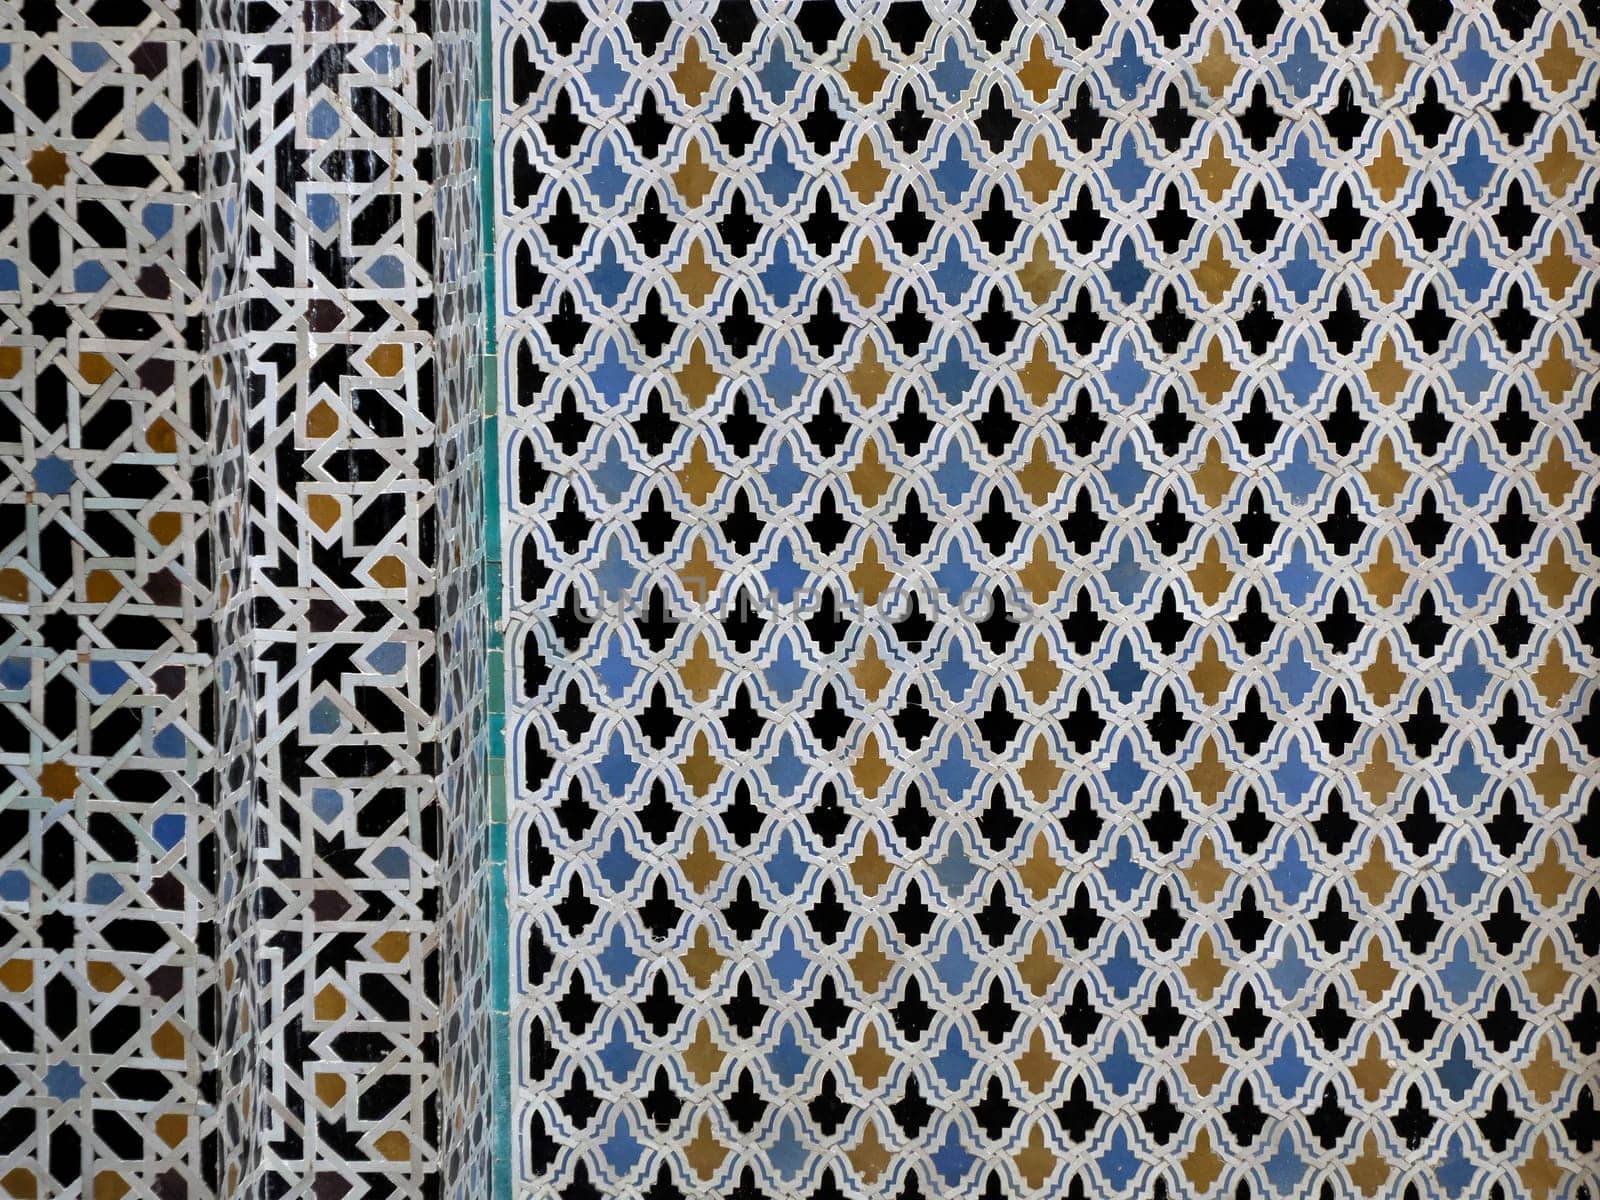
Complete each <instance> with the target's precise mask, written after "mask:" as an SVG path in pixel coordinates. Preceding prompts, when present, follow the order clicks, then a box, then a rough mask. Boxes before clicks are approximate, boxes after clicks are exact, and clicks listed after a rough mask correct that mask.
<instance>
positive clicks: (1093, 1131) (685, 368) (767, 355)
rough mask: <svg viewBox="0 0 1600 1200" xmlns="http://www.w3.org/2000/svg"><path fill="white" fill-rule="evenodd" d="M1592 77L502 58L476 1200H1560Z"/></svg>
mask: <svg viewBox="0 0 1600 1200" xmlns="http://www.w3.org/2000/svg"><path fill="white" fill-rule="evenodd" d="M1058 8H1059V9H1060V11H1059V12H1057V11H1056V10H1057V9H1058ZM1596 16H1597V14H1596V13H1595V12H1594V11H1593V10H1592V6H1590V5H1587V4H1584V5H1575V4H1569V3H1556V4H1552V5H1549V6H1532V5H1518V4H1510V3H1492V4H1490V3H1482V4H1459V3H1458V4H1451V3H1448V2H1430V0H1416V2H1413V3H1407V4H1404V5H1401V4H1391V3H1369V2H1364V0H1353V2H1341V0H1330V2H1328V3H1305V4H1298V3H1297V4H1287V3H1279V2H1278V0H1258V2H1251V3H1241V4H1239V5H1211V4H1199V3H1191V2H1190V0H1155V2H1154V3H1147V4H1146V3H1138V4H1135V3H1122V2H1120V0H1088V2H1087V3H1079V4H1073V5H1069V6H1054V5H1051V6H1046V5H1043V4H1024V3H1020V2H1019V0H960V2H959V3H957V2H955V0H926V2H922V0H896V2H893V3H890V2H849V0H803V2H798V3H778V2H773V3H751V2H748V0H718V2H716V3H708V4H693V5H691V4H676V3H636V4H632V5H611V4H602V3H598V2H590V0H544V2H534V0H506V2H505V3H503V4H501V5H500V6H498V8H497V11H496V22H497V23H496V25H495V27H494V30H493V43H494V57H495V63H496V70H497V72H498V79H497V87H496V108H495V111H496V122H497V124H496V153H497V163H496V171H495V176H496V178H497V179H498V180H499V184H498V194H497V197H496V207H497V211H496V220H497V224H498V233H497V237H498V248H497V263H498V267H499V278H498V283H497V294H496V295H495V297H494V303H495V304H496V306H497V309H498V324H499V330H500V346H501V386H500V396H501V400H500V404H501V416H502V421H501V428H502V431H503V433H504V437H503V443H502V446H501V453H502V468H501V469H502V472H503V477H504V479H505V481H506V482H505V493H506V494H505V499H504V504H505V514H504V539H505V546H506V551H507V568H508V569H507V571H506V577H505V585H504V587H505V591H504V609H505V611H506V613H507V614H508V620H507V627H506V633H505V637H506V683H505V686H506V693H507V696H508V705H509V707H510V710H511V711H510V712H509V714H508V721H507V742H508V745H507V768H508V773H509V778H508V790H509V793H510V795H511V797H512V799H511V822H512V831H513V834H512V836H513V840H512V843H511V852H510V856H509V857H510V863H509V869H510V872H511V879H510V895H511V900H510V903H511V905H512V910H513V911H512V915H511V928H512V931H513V938H514V944H513V948H512V951H513V954H514V956H515V962H514V965H513V970H512V980H513V988H514V990H515V991H516V993H517V994H516V995H514V997H513V1001H512V1004H513V1008H512V1040H513V1054H514V1067H513V1076H512V1088H513V1094H514V1112H513V1121H514V1122H515V1125H514V1129H515V1135H516V1162H515V1168H514V1177H515V1179H516V1181H517V1183H516V1189H517V1193H518V1194H519V1195H523V1196H528V1197H544V1196H561V1197H564V1198H569V1200H573V1198H580V1197H601V1196H623V1195H627V1196H635V1195H643V1196H648V1197H651V1198H652V1200H666V1198H668V1197H688V1196H694V1197H710V1196H739V1197H746V1198H753V1197H770V1198H773V1200H778V1198H786V1197H801V1196H803V1197H843V1196H851V1197H895V1198H905V1200H910V1198H912V1197H941V1196H954V1195H980V1196H983V1197H1011V1196H1023V1195H1027V1196H1070V1197H1095V1196H1121V1195H1131V1196H1139V1197H1145V1196H1161V1197H1166V1196H1173V1197H1176V1196H1208V1197H1221V1196H1226V1197H1289V1196H1294V1197H1312V1196H1315V1197H1329V1198H1331V1197H1341V1196H1351V1195H1360V1196H1365V1197H1384V1198H1390V1197H1393V1198H1399V1197H1406V1198H1408V1200H1409V1198H1411V1197H1430V1198H1432V1197H1450V1198H1455V1197H1467V1196H1497V1197H1505V1198H1510V1197H1529V1198H1533V1200H1551V1198H1555V1197H1577V1196H1585V1197H1587V1196H1590V1195H1592V1194H1593V1193H1594V1189H1595V1187H1596V1167H1597V1158H1596V1128H1597V1124H1596V1119H1595V1110H1596V1094H1595V1093H1596V1088H1597V1087H1600V1080H1597V1078H1596V1072H1597V1057H1596V1056H1597V1049H1600V974H1597V972H1596V969H1595V961H1596V954H1597V949H1600V947H1597V943H1600V873H1597V869H1596V860H1597V858H1600V800H1597V799H1596V782H1597V781H1596V771H1595V765H1594V764H1595V755H1596V751H1597V749H1600V745H1597V743H1600V728H1597V725H1596V718H1595V716H1594V713H1593V704H1594V697H1595V691H1596V688H1595V664H1596V659H1597V655H1600V616H1597V615H1596V592H1595V587H1594V582H1593V573H1594V565H1595V553H1596V533H1597V528H1600V527H1597V524H1596V520H1597V518H1596V516H1595V504H1596V497H1595V487H1596V485H1595V462H1596V454H1597V453H1600V412H1597V400H1596V395H1595V391H1596V389H1595V382H1596V381H1595V376H1594V364H1595V361H1596V352H1597V342H1600V316H1597V314H1600V305H1597V298H1596V282H1595V278H1594V272H1593V269H1592V268H1593V263H1594V260H1595V251H1596V245H1597V243H1600V193H1597V182H1600V173H1597V171H1596V168H1595V165H1594V164H1595V154H1596V144H1597V143H1596V139H1597V137H1600V102H1597V100H1596V88H1597V83H1600V66H1597V63H1596V59H1597V57H1600V41H1597V35H1596V28H1595V18H1596Z"/></svg>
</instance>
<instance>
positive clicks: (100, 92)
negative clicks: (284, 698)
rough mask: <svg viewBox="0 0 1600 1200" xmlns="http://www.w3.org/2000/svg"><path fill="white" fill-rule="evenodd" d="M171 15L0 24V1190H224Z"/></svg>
mask: <svg viewBox="0 0 1600 1200" xmlns="http://www.w3.org/2000/svg"><path fill="white" fill-rule="evenodd" d="M195 20H196V18H195V15H194V13H193V11H192V9H191V8H190V7H189V6H185V5H180V4H177V3H167V2H164V0H146V2H143V3H132V4H128V5H108V4H93V3H88V2H87V0H84V2H82V3H77V2H73V3H49V4H40V3H25V4H9V5H5V6H3V7H0V90H3V96H0V147H3V152H0V322H3V332H0V520H3V522H4V529H3V531H0V1106H3V1108H4V1110H5V1117H4V1120H3V1121H0V1191H3V1192H4V1193H5V1194H7V1195H10V1196H15V1197H55V1196H80V1195H81V1196H91V1195H92V1196H96V1197H102V1196H110V1197H121V1196H127V1195H133V1196H141V1197H145V1196H204V1195H208V1194H211V1190H212V1188H213V1187H214V1185H215V1175H214V1162H215V1157H216V1144H217V1143H216V1136H215V1131H214V1129H213V1128H212V1119H211V1113H212V1111H213V1109H212V1104H211V1101H212V1099H213V1097H214V1078H215V1075H214V1071H213V1069H212V1052H213V1047H214V1045H215V1043H216V1038H217V1028H216V1024H215V1012H216V1003H217V971H216V962H215V954H216V940H215V925H214V918H215V913H216V908H215V900H214V889H215V886H216V880H217V875H216V872H217V834H216V822H215V810H214V807H213V802H212V796H213V789H214V787H215V786H216V780H217V773H216V766H217V759H216V755H215V736H216V735H215V728H216V726H215V716H216V714H215V711H214V704H215V701H216V695H215V682H216V665H215V662H214V652H215V636H214V629H215V621H214V617H215V613H216V605H217V596H216V593H215V591H214V574H213V563H212V550H211V537H210V528H209V526H210V502H209V496H210V492H209V477H210V462H211V455H210V453H209V444H208V436H209V434H208V431H209V424H208V418H207V403H208V393H207V388H206V383H205V377H204V371H205V360H204V338H203V336H202V331H201V323H200V321H199V319H198V317H197V313H198V311H199V307H200V305H199V301H200V297H199V289H198V284H197V282H196V280H197V277H198V265H199V260H200V250H199V248H200V233H199V217H200V212H199V205H198V197H197V195H196V189H195V183H194V181H195V179H196V178H197V173H198V170H199V155H198V148H199V131H198V129H197V123H196V119H195V114H196V112H197V109H198V99H199V92H198V87H199V78H198V70H199V58H198V40H197V37H196V30H195Z"/></svg>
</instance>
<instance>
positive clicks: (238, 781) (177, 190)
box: [0, 0, 492, 1200]
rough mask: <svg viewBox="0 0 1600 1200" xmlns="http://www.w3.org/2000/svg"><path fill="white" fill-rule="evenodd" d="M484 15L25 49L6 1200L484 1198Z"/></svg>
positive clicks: (222, 24)
mask: <svg viewBox="0 0 1600 1200" xmlns="http://www.w3.org/2000/svg"><path fill="white" fill-rule="evenodd" d="M478 17H479V12H478V7H477V5H476V4H474V3H465V2H461V0H431V2H430V0H421V2H417V3H384V4H375V3H369V2H367V0H306V2H305V3H300V2H298V0H291V2H286V3H272V2H257V0H249V2H246V0H204V2H203V3H194V2H188V3H177V2H172V3H168V2H166V0H115V2H113V0H102V2H100V3H88V2H87V0H85V2H83V3H57V2H55V0H43V2H40V0H20V2H19V3H14V4H8V5H4V6H0V79H3V82H4V87H5V96H4V99H3V102H0V318H3V321H4V329H3V334H0V468H3V469H0V489H3V491H0V513H3V514H4V518H5V528H4V533H3V538H0V546H3V549H0V643H3V644H0V770H3V779H0V1100H3V1102H4V1106H5V1119H4V1121H0V1129H3V1132H0V1193H3V1194H4V1195H8V1196H12V1197H17V1198H19V1200H20V1198H26V1200H37V1198H39V1197H73V1196H85V1197H88V1196H92V1197H94V1198H95V1200H120V1198H122V1197H125V1196H127V1197H136V1198H159V1200H176V1198H179V1197H183V1198H192V1200H198V1198H200V1197H209V1196H228V1197H236V1196H239V1197H242V1196H249V1197H267V1196H272V1197H291V1196H293V1197H312V1198H315V1200H337V1198H342V1197H347V1196H348V1197H357V1196H360V1197H379V1196H383V1197H414V1198H421V1197H445V1196H449V1197H476V1196H482V1195H485V1194H486V1193H487V1189H488V1182H487V1180H488V1174H487V1171H488V1161H487V1157H486V1150H487V1132H488V1129H489V1128H490V1122H491V1120H492V1116H491V1113H490V1111H489V1099H488V1093H487V1081H488V1078H489V1076H488V1069H489V1055H490V1050H489V1046H488V1040H487V1028H488V1026H487V1022H486V1015H485V1013H484V1012H483V1011H482V1010H483V1009H484V1008H486V1004H487V1001H486V989H487V967H486V963H487V959H486V949H487V944H488V943H487V922H486V919H485V917H484V897H485V890H486V883H487V874H486V871H487V855H486V847H485V835H486V829H487V825H486V822H487V814H486V812H485V811H484V809H483V796H484V790H485V782H484V770H485V767H484V739H485V734H486V725H485V717H484V712H485V707H484V704H485V688H484V686H483V672H484V665H483V663H484V639H485V629H484V625H483V615H482V613H483V586H484V583H483V571H484V564H483V554H484V550H483V539H482V536H481V535H482V530H483V522H484V520H485V514H484V510H483V504H482V500H481V486H482V484H481V480H482V475H481V467H482V464H481V432H480V428H479V420H480V419H481V404H482V399H481V381H480V369H479V356H480V354H481V334H480V332H479V331H480V327H481V323H482V301H481V295H480V288H481V263H480V259H479V254H480V247H479V240H480V239H479V232H478V231H479V220H480V202H479V197H478V186H479V174H478V160H477V141H478V111H477V103H478V99H477V88H478V80H479V73H478V55H479V42H478V35H479V29H480V26H479V21H478Z"/></svg>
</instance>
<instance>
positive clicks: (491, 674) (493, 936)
mask: <svg viewBox="0 0 1600 1200" xmlns="http://www.w3.org/2000/svg"><path fill="white" fill-rule="evenodd" d="M478 22H479V30H478V37H479V41H478V47H479V50H478V57H479V62H478V178H479V185H480V191H479V206H480V207H481V208H482V210H483V212H482V220H483V230H482V238H483V245H482V251H483V361H482V364H481V371H482V379H483V441H482V454H483V520H484V530H483V544H484V551H485V559H486V561H485V563H484V574H485V579H484V592H485V597H484V600H485V607H486V608H487V626H488V628H487V630H486V635H487V642H488V644H487V646H486V655H485V670H486V671H487V672H488V680H487V683H488V687H489V711H488V713H487V720H488V738H489V747H488V749H489V755H488V757H489V761H488V771H487V776H488V778H487V783H488V787H489V1004H490V1014H489V1037H490V1045H489V1054H490V1059H491V1062H492V1064H493V1065H492V1072H493V1077H494V1098H493V1104H494V1113H493V1131H492V1135H491V1136H492V1143H493V1149H492V1151H491V1158H492V1162H493V1172H494V1178H493V1189H494V1190H493V1196H494V1200H510V1197H511V980H510V965H511V964H510V950H511V930H510V927H509V917H510V912H509V909H508V907H507V899H508V898H507V895H506V786H505V781H506V772H505V752H506V751H505V747H506V736H505V735H506V703H505V670H504V667H505V647H504V644H503V642H502V639H501V637H500V611H501V609H500V600H501V597H500V579H501V555H500V513H501V504H500V421H499V392H500V357H499V346H498V343H497V324H498V322H497V321H496V317H497V315H498V314H497V311H496V305H497V304H498V299H497V297H498V292H497V290H496V288H495V269H494V267H495V234H494V214H495V203H496V195H495V171H494V163H495V158H494V153H495V145H494V109H493V107H492V106H493V103H494V80H495V60H494V0H481V3H480V7H479V10H478Z"/></svg>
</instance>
